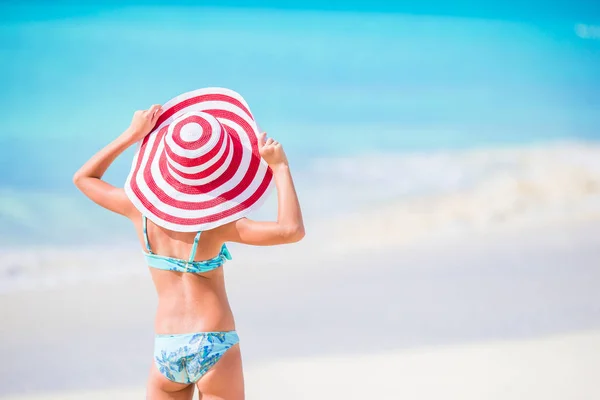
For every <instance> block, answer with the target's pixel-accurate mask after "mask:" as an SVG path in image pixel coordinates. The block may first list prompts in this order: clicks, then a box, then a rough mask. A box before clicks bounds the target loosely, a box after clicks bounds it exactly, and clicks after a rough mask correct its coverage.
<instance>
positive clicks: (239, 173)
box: [125, 88, 273, 232]
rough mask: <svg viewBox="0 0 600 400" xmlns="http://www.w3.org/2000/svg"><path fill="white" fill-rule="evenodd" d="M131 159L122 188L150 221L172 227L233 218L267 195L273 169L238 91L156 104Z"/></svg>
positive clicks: (206, 92) (192, 227)
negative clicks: (157, 113)
mask: <svg viewBox="0 0 600 400" xmlns="http://www.w3.org/2000/svg"><path fill="white" fill-rule="evenodd" d="M162 108H163V113H162V115H161V116H160V117H159V119H158V121H157V122H156V126H155V128H154V129H153V131H152V132H151V133H150V134H148V135H147V136H146V137H145V138H144V139H143V140H142V142H141V144H140V146H139V147H138V149H137V152H136V154H135V157H134V159H133V163H132V167H131V172H130V173H129V176H128V177H127V181H126V183H125V192H126V193H127V196H128V197H129V199H130V200H131V202H132V203H133V205H134V206H135V207H136V208H137V209H138V210H139V211H140V212H141V213H142V214H144V215H146V216H147V217H148V218H149V219H150V220H152V221H153V222H154V223H156V224H157V225H159V226H162V227H164V228H167V229H170V230H174V231H178V232H196V231H205V230H207V229H212V228H215V227H217V226H220V225H223V224H226V223H228V222H231V221H234V220H237V219H239V218H242V217H243V216H245V215H247V214H248V213H249V212H250V211H252V210H254V209H256V208H257V207H259V206H260V205H261V204H262V202H263V201H264V200H265V198H266V197H267V194H268V193H269V189H270V187H271V182H272V180H273V179H272V178H273V176H272V172H271V169H270V168H269V167H268V165H267V163H266V162H265V161H264V160H263V159H262V158H261V157H260V154H259V152H258V134H259V131H258V128H257V125H256V122H255V121H254V118H253V117H252V113H251V112H250V108H249V107H248V104H247V103H246V102H245V101H244V99H243V98H242V96H240V95H239V94H238V93H236V92H234V91H232V90H229V89H223V88H206V89H199V90H195V91H192V92H188V93H185V94H182V95H180V96H177V97H175V98H174V99H172V100H170V101H168V102H167V103H165V104H164V105H163V106H162Z"/></svg>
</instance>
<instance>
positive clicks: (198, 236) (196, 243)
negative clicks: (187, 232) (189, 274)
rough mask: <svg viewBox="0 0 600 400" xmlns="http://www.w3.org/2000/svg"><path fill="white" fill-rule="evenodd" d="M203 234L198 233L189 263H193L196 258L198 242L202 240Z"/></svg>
mask: <svg viewBox="0 0 600 400" xmlns="http://www.w3.org/2000/svg"><path fill="white" fill-rule="evenodd" d="M201 233H202V232H198V233H196V237H195V238H194V245H193V246H192V252H191V253H190V259H189V261H188V262H193V261H194V258H196V249H197V248H198V241H199V240H200V234H201Z"/></svg>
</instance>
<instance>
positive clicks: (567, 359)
mask: <svg viewBox="0 0 600 400" xmlns="http://www.w3.org/2000/svg"><path fill="white" fill-rule="evenodd" d="M599 370H600V331H591V332H582V333H577V334H570V335H561V336H553V337H548V338H540V339H535V340H519V341H506V342H502V341H496V342H484V343H477V344H471V345H463V346H446V347H439V348H425V349H414V350H405V351H395V352H390V353H386V354H379V355H362V356H338V357H326V358H323V357H308V358H303V359H290V360H285V361H274V362H269V363H266V364H265V365H260V366H255V367H253V368H249V369H248V370H247V371H246V380H247V389H246V392H247V393H246V394H247V398H248V399H249V400H253V399H256V400H258V399H289V400H300V399H375V398H376V399H390V400H393V399H400V398H408V399H423V400H425V399H431V400H434V399H440V398H445V399H457V400H458V399H460V400H471V399H473V400H480V399H488V400H495V399H498V400H505V399H545V400H554V399H556V400H559V399H561V400H562V399H574V400H583V399H589V400H592V399H598V398H600V385H598V384H597V377H598V376H597V373H598V371H599ZM144 396H145V393H144V389H143V387H138V388H120V389H112V390H97V391H87V392H86V391H80V392H65V393H55V394H49V395H37V396H9V397H6V400H9V399H10V400H59V399H60V400H76V399H77V400H78V399H88V400H96V399H98V400H99V399H114V400H129V399H142V398H144Z"/></svg>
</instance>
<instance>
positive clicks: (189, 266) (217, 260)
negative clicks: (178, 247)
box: [142, 215, 231, 274]
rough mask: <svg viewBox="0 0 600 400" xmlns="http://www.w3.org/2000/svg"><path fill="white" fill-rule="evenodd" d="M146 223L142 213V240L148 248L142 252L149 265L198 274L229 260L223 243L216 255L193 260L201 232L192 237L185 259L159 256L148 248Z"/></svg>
mask: <svg viewBox="0 0 600 400" xmlns="http://www.w3.org/2000/svg"><path fill="white" fill-rule="evenodd" d="M147 225H148V221H147V218H146V216H145V215H143V216H142V231H143V232H144V242H145V243H146V250H148V252H143V253H144V257H145V258H146V262H147V263H148V266H149V267H152V268H157V269H162V270H166V271H177V272H191V273H195V274H200V273H204V272H208V271H212V270H213V269H217V268H219V267H221V266H222V265H223V264H225V261H227V260H231V254H230V253H229V250H228V249H227V246H226V245H225V244H224V243H223V246H221V251H220V252H219V254H218V255H217V256H216V257H214V258H211V259H210V260H203V261H194V258H195V257H196V249H197V248H198V241H199V240H200V234H201V233H202V232H198V233H197V234H196V237H195V238H194V244H193V245H192V251H191V253H190V257H189V259H188V260H187V261H186V260H182V259H179V258H173V257H165V256H160V255H158V254H154V253H153V252H152V249H151V248H150V242H149V241H148V229H147Z"/></svg>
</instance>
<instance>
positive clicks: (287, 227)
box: [226, 133, 304, 246]
mask: <svg viewBox="0 0 600 400" xmlns="http://www.w3.org/2000/svg"><path fill="white" fill-rule="evenodd" d="M266 135H267V134H266V133H263V134H261V136H260V138H259V146H260V155H261V156H262V158H263V159H264V160H265V161H266V162H267V163H268V164H269V166H270V167H271V170H272V171H273V179H274V180H275V186H276V187H277V202H278V212H277V221H276V222H262V221H253V220H251V219H248V218H242V219H239V220H237V221H236V222H235V223H232V224H229V225H228V226H227V228H226V229H227V232H226V236H227V241H231V242H238V243H244V244H250V245H257V246H271V245H276V244H285V243H293V242H297V241H299V240H301V239H302V238H303V237H304V223H303V221H302V211H301V210H300V203H299V202H298V196H297V195H296V189H295V188H294V181H293V180H292V175H291V173H290V167H289V164H288V160H287V157H286V155H285V152H284V151H283V147H282V146H281V144H280V143H278V142H276V141H274V140H273V139H269V140H267V141H265V139H266Z"/></svg>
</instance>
